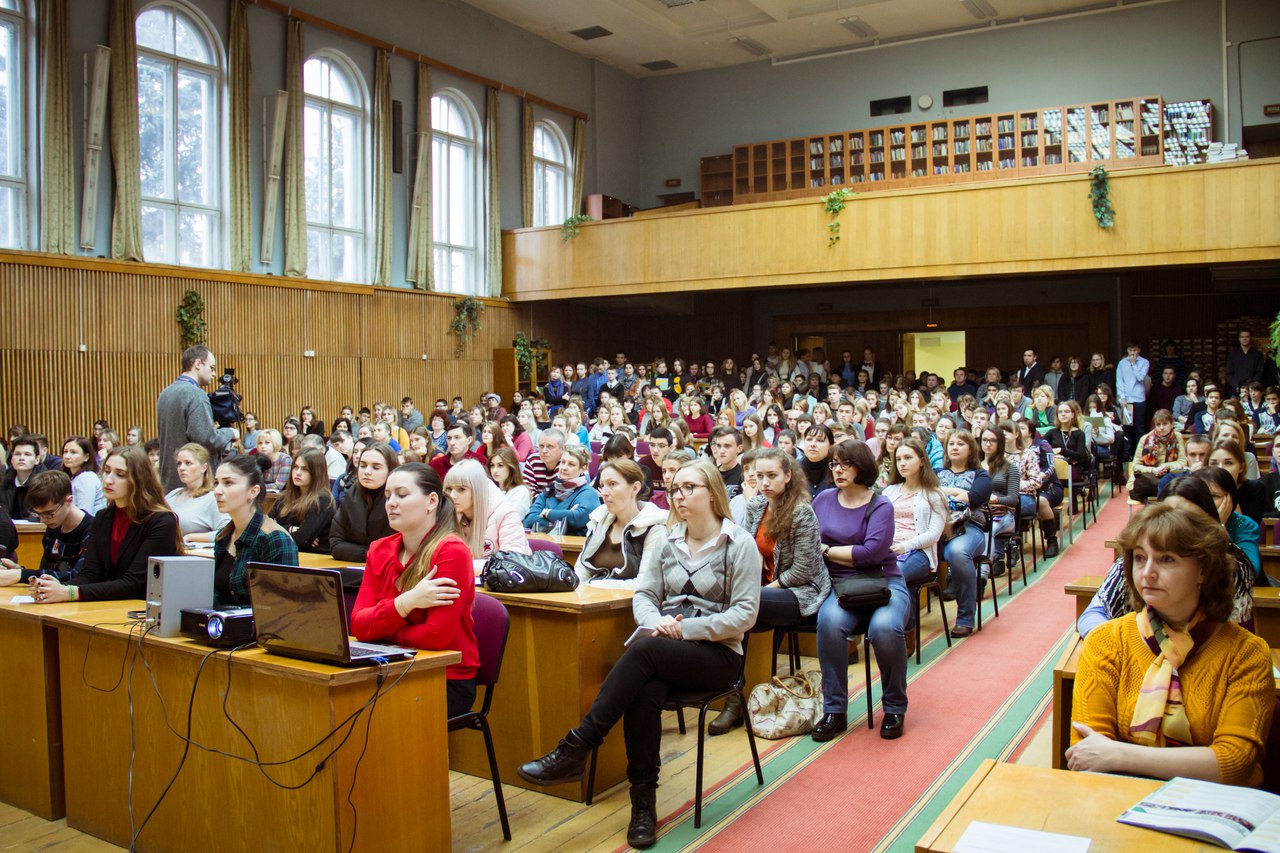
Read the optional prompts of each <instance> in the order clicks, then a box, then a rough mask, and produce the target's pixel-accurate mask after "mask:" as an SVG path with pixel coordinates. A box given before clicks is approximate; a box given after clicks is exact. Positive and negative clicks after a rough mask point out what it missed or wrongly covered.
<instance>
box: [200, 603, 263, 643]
mask: <svg viewBox="0 0 1280 853" xmlns="http://www.w3.org/2000/svg"><path fill="white" fill-rule="evenodd" d="M182 635H183V636H184V637H190V638H191V639H193V640H195V641H196V642H197V643H201V644H203V645H206V646H215V647H217V648H233V647H235V646H243V645H244V644H246V643H252V642H253V641H254V634H253V610H252V608H249V607H238V608H236V609H234V610H212V609H209V608H204V607H194V608H189V609H187V610H183V611H182Z"/></svg>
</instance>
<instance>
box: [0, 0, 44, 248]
mask: <svg viewBox="0 0 1280 853" xmlns="http://www.w3.org/2000/svg"><path fill="white" fill-rule="evenodd" d="M11 2H12V3H13V5H14V6H15V7H16V8H13V9H7V8H0V20H4V21H7V22H11V23H12V24H13V25H14V26H15V29H16V32H15V37H14V45H15V46H16V52H17V57H16V58H17V62H15V63H14V64H13V77H14V85H13V89H12V91H13V93H14V95H15V101H16V103H14V104H10V106H11V107H16V109H14V110H13V113H14V114H15V115H16V133H15V134H14V137H15V142H16V144H15V146H14V149H15V153H16V156H17V167H16V168H15V169H14V170H13V172H12V173H11V174H9V175H0V187H4V188H5V189H7V190H16V191H17V192H18V194H19V196H20V200H19V202H18V204H17V205H16V209H17V211H18V212H19V215H20V216H22V222H21V223H20V224H19V227H18V229H17V234H16V237H17V240H16V242H15V243H14V244H13V245H11V246H5V245H4V244H3V243H0V247H2V248H10V249H27V248H30V247H32V246H34V245H35V244H36V225H37V223H38V222H39V219H40V210H39V207H38V206H37V185H36V182H35V174H36V173H35V170H34V164H33V162H32V161H33V160H34V159H36V158H35V157H34V156H33V152H36V151H39V150H40V149H39V144H38V140H36V139H35V138H34V137H33V133H35V132H36V131H37V122H34V121H31V105H32V104H35V103H38V101H37V100H36V99H37V97H38V95H39V93H38V91H37V89H36V81H37V80H38V79H39V78H38V75H37V74H36V69H35V68H34V67H33V63H34V62H35V58H36V55H37V45H36V43H35V33H36V28H35V21H34V4H33V3H31V2H27V0H11Z"/></svg>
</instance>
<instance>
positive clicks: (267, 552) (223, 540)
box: [213, 510, 298, 607]
mask: <svg viewBox="0 0 1280 853" xmlns="http://www.w3.org/2000/svg"><path fill="white" fill-rule="evenodd" d="M265 519H266V516H265V515H263V514H262V510H257V511H256V512H254V514H253V518H251V519H250V520H249V524H248V526H246V527H245V529H244V532H243V533H241V534H240V536H239V537H238V538H237V539H236V553H235V556H234V557H231V558H230V559H231V560H232V563H231V580H230V585H231V594H230V597H229V598H228V597H227V596H226V595H225V594H223V593H222V592H220V591H219V588H218V587H219V584H218V580H217V575H218V570H217V568H216V567H218V566H220V565H221V564H222V561H223V560H224V559H225V558H227V557H228V554H227V542H228V541H229V540H230V539H231V525H230V524H227V525H226V526H224V527H223V528H222V531H223V532H222V533H220V534H219V535H218V537H217V538H216V539H214V540H213V565H214V566H215V568H214V584H213V590H214V594H213V599H214V600H213V603H214V606H215V607H221V606H223V605H227V604H238V605H247V604H248V603H249V584H248V582H247V581H246V580H245V570H246V568H247V567H248V565H249V564H250V563H276V564H278V565H285V566H296V565H298V545H297V543H295V542H294V541H293V537H292V536H290V535H289V534H288V533H286V532H285V531H283V530H274V531H272V532H271V533H263V532H262V522H263V520H265Z"/></svg>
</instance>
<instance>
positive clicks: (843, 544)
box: [813, 439, 911, 741]
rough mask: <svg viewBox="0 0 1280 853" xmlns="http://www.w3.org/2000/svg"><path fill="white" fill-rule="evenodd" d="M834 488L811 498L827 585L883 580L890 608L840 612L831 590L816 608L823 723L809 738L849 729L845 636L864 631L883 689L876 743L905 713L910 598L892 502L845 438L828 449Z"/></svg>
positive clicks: (860, 449) (861, 451) (858, 444)
mask: <svg viewBox="0 0 1280 853" xmlns="http://www.w3.org/2000/svg"><path fill="white" fill-rule="evenodd" d="M830 459H831V461H830V466H831V476H832V479H833V480H834V482H835V486H836V487H835V488H834V489H828V490H827V491H825V492H821V493H820V494H818V496H817V497H815V498H814V499H813V511H814V514H816V515H817V516H818V528H819V529H820V530H821V532H822V553H823V557H824V558H825V560H826V564H827V571H828V572H829V573H830V575H831V578H832V581H833V582H834V580H835V579H836V578H838V577H842V576H847V575H879V574H883V575H884V577H885V579H886V580H887V581H888V585H889V596H890V598H889V603H888V604H886V605H884V606H882V607H878V608H876V609H875V610H874V611H850V610H845V609H844V608H843V607H841V606H840V601H839V599H838V598H837V597H836V594H835V591H834V589H833V590H832V593H831V595H830V596H828V598H827V600H826V601H824V602H823V603H822V606H821V607H820V608H819V609H818V663H819V665H820V666H821V667H822V719H821V720H819V721H818V724H817V725H816V726H814V728H813V739H814V740H817V741H825V740H831V739H832V738H833V737H835V736H836V735H837V734H839V733H840V732H842V731H844V730H845V728H846V727H847V725H848V710H849V638H850V637H852V636H857V635H859V634H862V633H865V634H866V635H867V638H868V639H869V641H870V643H871V645H872V647H873V648H874V649H875V653H876V662H877V663H878V664H879V665H880V683H881V684H882V685H883V687H884V701H883V707H884V715H883V718H882V720H881V723H880V737H882V738H886V739H892V738H896V737H901V736H902V729H903V723H904V721H905V718H906V713H907V645H906V641H905V639H904V637H903V633H902V626H903V624H904V623H905V620H906V616H907V607H908V604H909V603H910V600H911V599H910V595H909V594H908V593H907V584H906V581H905V580H904V579H903V577H902V572H901V570H900V569H899V568H898V558H897V555H896V554H894V553H893V551H892V550H891V546H892V545H893V504H892V503H891V502H890V501H888V500H886V499H884V498H882V497H879V496H877V495H876V494H875V493H874V492H873V491H872V490H871V488H872V486H874V485H875V482H876V476H877V474H878V473H879V472H878V469H877V468H876V462H875V458H874V457H873V456H872V455H871V449H870V448H869V447H867V444H866V442H863V441H858V440H857V439H846V440H844V441H842V442H840V443H839V444H837V445H836V446H835V447H833V448H832V449H831V457H830Z"/></svg>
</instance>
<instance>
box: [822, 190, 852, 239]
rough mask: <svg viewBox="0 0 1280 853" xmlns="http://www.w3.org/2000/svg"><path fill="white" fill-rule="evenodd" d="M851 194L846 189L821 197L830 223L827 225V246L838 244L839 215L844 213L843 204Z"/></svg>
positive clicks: (833, 191)
mask: <svg viewBox="0 0 1280 853" xmlns="http://www.w3.org/2000/svg"><path fill="white" fill-rule="evenodd" d="M852 195H853V193H852V192H851V191H850V190H848V189H838V190H832V191H831V192H829V193H827V194H826V195H824V196H823V197H822V207H823V209H824V210H826V212H827V218H828V219H830V220H831V221H830V222H828V223H827V246H828V247H831V246H834V245H835V244H836V243H839V242H840V214H841V213H842V212H843V211H844V208H845V203H846V202H847V201H848V200H849V197H850V196H852Z"/></svg>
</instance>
